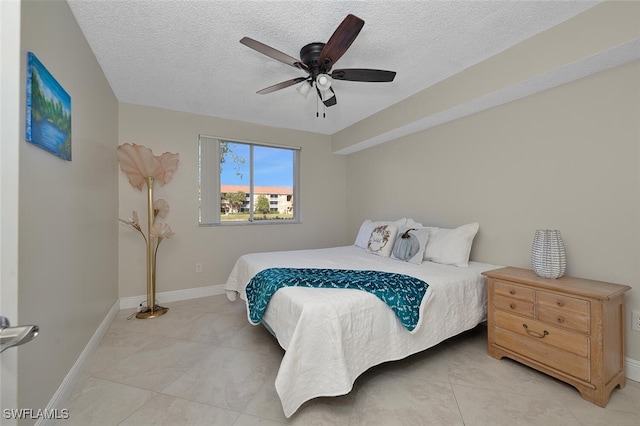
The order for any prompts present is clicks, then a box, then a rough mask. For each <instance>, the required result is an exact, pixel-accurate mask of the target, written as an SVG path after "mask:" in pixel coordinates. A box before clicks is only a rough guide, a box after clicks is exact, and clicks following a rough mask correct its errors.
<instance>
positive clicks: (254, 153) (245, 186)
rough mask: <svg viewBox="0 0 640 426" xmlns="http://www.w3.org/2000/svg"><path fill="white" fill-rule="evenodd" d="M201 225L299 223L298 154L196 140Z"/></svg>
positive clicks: (289, 150) (276, 148) (210, 139)
mask: <svg viewBox="0 0 640 426" xmlns="http://www.w3.org/2000/svg"><path fill="white" fill-rule="evenodd" d="M198 156H199V163H198V166H199V179H200V191H199V203H200V217H199V222H200V225H220V224H224V225H227V224H248V223H297V222H299V219H300V209H299V207H298V205H299V203H298V200H299V198H300V196H299V193H298V188H299V184H298V182H299V166H298V165H299V162H300V161H299V157H300V148H298V147H285V146H276V145H267V144H260V143H255V142H243V141H232V140H227V139H220V138H215V137H210V136H202V135H201V136H200V139H199V145H198Z"/></svg>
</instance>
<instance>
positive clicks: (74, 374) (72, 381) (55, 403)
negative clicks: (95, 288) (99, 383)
mask: <svg viewBox="0 0 640 426" xmlns="http://www.w3.org/2000/svg"><path fill="white" fill-rule="evenodd" d="M119 310H120V303H119V301H118V300H116V302H115V303H114V304H113V306H112V307H111V309H110V310H109V312H108V313H107V316H106V317H105V318H104V320H102V322H101V323H100V326H99V327H98V329H97V330H96V332H95V333H93V336H91V339H89V342H88V343H87V345H86V346H85V347H84V350H83V351H82V353H81V354H80V356H79V357H78V359H77V360H76V362H75V363H74V364H73V367H71V370H69V372H68V373H67V375H66V376H65V378H64V380H62V383H61V384H60V386H59V387H58V390H57V391H56V393H55V394H53V398H51V400H50V401H49V404H47V411H49V412H52V411H53V410H56V409H57V410H58V411H60V410H62V409H64V408H66V407H67V405H66V403H67V401H68V400H69V395H70V394H71V391H73V388H74V387H75V385H76V383H77V382H78V379H80V375H81V374H82V370H83V369H84V364H85V363H86V362H87V360H88V359H89V356H91V354H92V353H93V351H94V350H95V349H96V348H97V347H98V345H100V342H101V341H102V337H103V336H104V334H105V333H106V332H107V330H108V329H109V326H110V325H111V322H113V319H114V318H115V317H116V314H117V313H118V311H119ZM55 423H56V420H55V419H45V418H40V419H38V421H37V422H36V423H35V424H36V426H45V425H54V424H55Z"/></svg>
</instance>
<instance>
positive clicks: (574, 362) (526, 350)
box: [495, 328, 590, 381]
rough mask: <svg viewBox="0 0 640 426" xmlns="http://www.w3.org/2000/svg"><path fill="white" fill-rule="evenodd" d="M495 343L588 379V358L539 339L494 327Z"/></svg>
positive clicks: (580, 377) (559, 369) (554, 367)
mask: <svg viewBox="0 0 640 426" xmlns="http://www.w3.org/2000/svg"><path fill="white" fill-rule="evenodd" d="M495 344H496V345H498V346H502V347H503V348H506V349H508V350H511V351H513V352H515V353H517V354H520V355H522V356H524V357H526V358H529V359H532V360H537V361H538V362H539V363H541V364H544V365H547V366H549V367H551V368H553V369H556V370H558V371H562V372H565V373H567V374H570V375H572V376H574V377H577V378H579V379H582V380H586V381H589V380H590V373H589V367H590V366H589V359H588V358H584V357H581V356H578V355H575V354H572V353H569V352H566V351H563V350H562V349H558V348H556V347H555V346H551V345H547V344H544V343H542V342H541V341H540V340H539V339H535V338H531V337H528V336H526V337H525V336H522V335H521V334H518V333H514V332H512V331H509V330H504V329H502V328H496V329H495Z"/></svg>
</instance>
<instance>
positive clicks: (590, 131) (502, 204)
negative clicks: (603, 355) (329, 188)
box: [347, 61, 640, 360]
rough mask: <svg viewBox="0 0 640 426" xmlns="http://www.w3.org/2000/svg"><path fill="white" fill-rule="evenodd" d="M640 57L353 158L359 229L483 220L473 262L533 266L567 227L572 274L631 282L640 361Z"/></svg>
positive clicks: (351, 207)
mask: <svg viewBox="0 0 640 426" xmlns="http://www.w3.org/2000/svg"><path fill="white" fill-rule="evenodd" d="M639 75H640V61H636V62H633V63H631V64H627V65H624V66H620V67H618V68H615V69H612V70H609V71H604V72H601V73H598V74H595V75H593V76H590V77H587V78H583V79H581V80H577V81H574V82H572V83H569V84H566V85H563V86H560V87H557V88H555V89H551V90H547V91H545V92H541V93H538V94H536V95H533V96H529V97H527V98H524V99H521V100H518V101H514V102H511V103H508V104H505V105H502V106H499V107H496V108H493V109H490V110H487V111H484V112H481V113H478V114H474V115H470V116H468V117H465V118H462V119H459V120H456V121H452V122H450V123H447V124H443V125H440V126H437V127H434V128H432V129H430V130H425V131H422V132H420V133H417V134H414V135H410V136H406V137H403V138H401V139H397V140H395V141H392V142H389V143H386V144H384V145H380V146H378V147H374V148H371V149H368V150H365V151H362V152H359V153H355V154H351V155H349V156H348V170H349V172H348V175H347V183H348V198H349V204H348V218H349V233H350V234H351V235H355V234H356V232H357V229H358V226H359V224H360V222H361V221H362V220H363V219H366V218H372V219H384V218H396V217H402V216H408V217H413V218H414V219H416V220H418V221H421V222H423V223H424V224H425V225H426V224H428V225H436V226H445V227H453V226H457V225H461V224H464V223H467V222H472V221H478V222H480V231H479V233H478V235H477V237H476V240H475V243H474V249H473V251H472V258H473V259H475V260H479V261H485V262H490V263H495V264H499V265H512V266H520V267H530V253H531V252H530V249H531V243H532V240H533V234H534V231H535V229H538V228H554V229H560V230H561V232H562V235H563V238H564V241H565V246H566V250H567V262H568V274H572V275H576V276H581V277H588V278H593V279H600V280H606V281H612V282H617V283H623V284H628V285H630V286H632V287H633V290H632V291H630V292H629V293H627V298H626V308H627V318H626V322H627V325H626V329H627V356H628V357H630V358H633V359H636V360H640V333H638V332H634V331H631V326H630V323H631V310H632V309H636V310H640V280H639V278H640V263H639V262H638V259H640V244H638V241H639V240H640V224H639V222H638V218H639V217H640V124H638V123H639V121H638V117H640V85H639V83H638V76H639Z"/></svg>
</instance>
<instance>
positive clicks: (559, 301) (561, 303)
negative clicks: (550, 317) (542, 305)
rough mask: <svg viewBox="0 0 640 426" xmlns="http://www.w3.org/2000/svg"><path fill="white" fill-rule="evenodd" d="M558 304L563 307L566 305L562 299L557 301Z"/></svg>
mask: <svg viewBox="0 0 640 426" xmlns="http://www.w3.org/2000/svg"><path fill="white" fill-rule="evenodd" d="M556 303H557V304H558V306H560V307H561V308H562V307H563V306H564V302H563V301H562V300H558V301H557V302H556Z"/></svg>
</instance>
